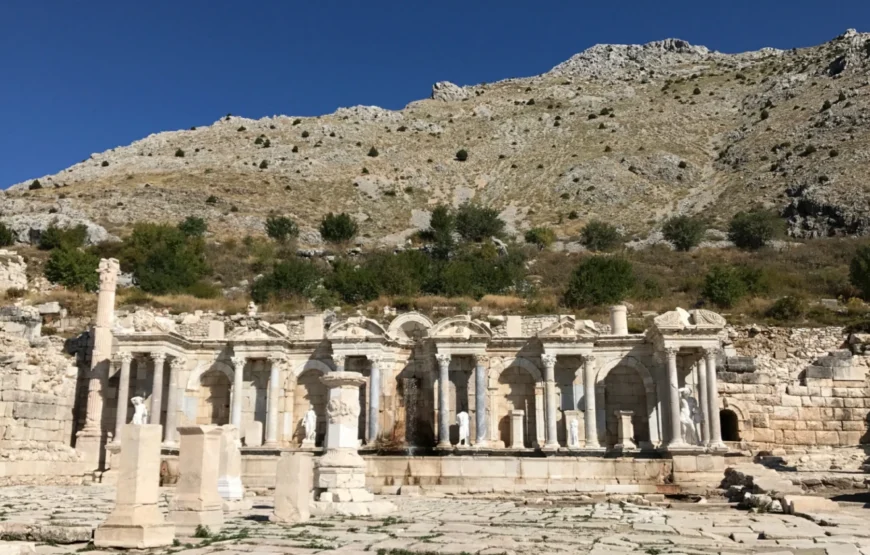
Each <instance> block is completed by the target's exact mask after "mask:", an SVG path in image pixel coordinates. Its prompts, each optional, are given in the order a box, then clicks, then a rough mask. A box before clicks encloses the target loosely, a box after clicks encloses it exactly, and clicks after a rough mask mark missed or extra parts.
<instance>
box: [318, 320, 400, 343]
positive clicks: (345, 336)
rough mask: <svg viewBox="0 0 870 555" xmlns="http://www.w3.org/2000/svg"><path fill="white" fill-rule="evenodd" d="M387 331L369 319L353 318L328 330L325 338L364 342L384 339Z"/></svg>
mask: <svg viewBox="0 0 870 555" xmlns="http://www.w3.org/2000/svg"><path fill="white" fill-rule="evenodd" d="M386 337H387V330H385V329H384V327H383V326H381V325H380V324H379V323H377V322H375V321H374V320H372V319H371V318H366V317H364V316H354V317H352V318H348V319H347V320H344V321H343V322H339V323H337V324H335V325H334V326H332V327H331V328H329V330H328V331H327V332H326V338H327V339H330V340H333V341H335V340H345V341H365V340H367V339H375V338H377V339H386Z"/></svg>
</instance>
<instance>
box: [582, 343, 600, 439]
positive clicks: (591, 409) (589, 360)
mask: <svg viewBox="0 0 870 555" xmlns="http://www.w3.org/2000/svg"><path fill="white" fill-rule="evenodd" d="M584 364H585V366H584V368H583V391H584V393H583V398H584V399H585V402H586V414H585V415H584V420H585V423H586V447H591V448H598V447H600V445H599V444H598V415H597V414H596V410H595V357H594V356H592V355H587V356H586V358H585V359H584Z"/></svg>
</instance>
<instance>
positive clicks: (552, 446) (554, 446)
mask: <svg viewBox="0 0 870 555" xmlns="http://www.w3.org/2000/svg"><path fill="white" fill-rule="evenodd" d="M560 447H561V445H559V444H558V443H548V444H545V445H544V446H543V447H541V451H543V452H545V453H555V452H556V451H558V450H559V448H560Z"/></svg>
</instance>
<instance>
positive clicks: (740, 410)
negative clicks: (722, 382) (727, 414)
mask: <svg viewBox="0 0 870 555" xmlns="http://www.w3.org/2000/svg"><path fill="white" fill-rule="evenodd" d="M719 404H720V405H721V406H720V407H715V412H716V415H717V417H718V418H721V414H722V411H723V410H730V411H731V412H732V413H734V415H735V416H736V417H737V436H738V437H739V438H740V439H739V440H738V441H752V437H753V434H752V419H751V418H750V417H749V414H750V413H749V410H748V409H747V408H746V406H745V405H744V404H743V403H741V402H740V401H735V400H734V399H731V398H728V397H720V398H719ZM720 422H721V420H720ZM723 439H724V431H723ZM726 441H727V440H726Z"/></svg>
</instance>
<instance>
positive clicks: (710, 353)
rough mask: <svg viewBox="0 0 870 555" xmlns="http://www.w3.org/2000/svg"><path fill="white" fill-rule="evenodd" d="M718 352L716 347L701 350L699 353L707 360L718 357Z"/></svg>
mask: <svg viewBox="0 0 870 555" xmlns="http://www.w3.org/2000/svg"><path fill="white" fill-rule="evenodd" d="M720 351H721V349H719V348H718V347H708V348H704V349H701V352H702V353H704V357H705V358H707V359H710V358H713V357H716V356H718V355H719V352H720Z"/></svg>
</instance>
